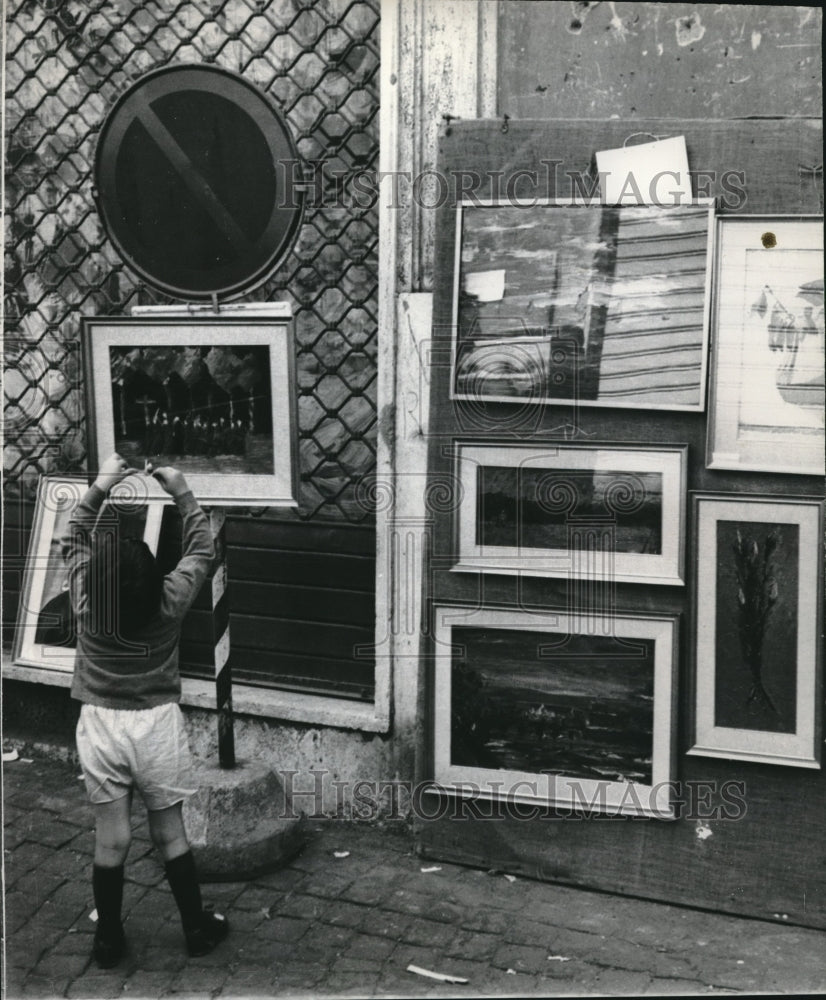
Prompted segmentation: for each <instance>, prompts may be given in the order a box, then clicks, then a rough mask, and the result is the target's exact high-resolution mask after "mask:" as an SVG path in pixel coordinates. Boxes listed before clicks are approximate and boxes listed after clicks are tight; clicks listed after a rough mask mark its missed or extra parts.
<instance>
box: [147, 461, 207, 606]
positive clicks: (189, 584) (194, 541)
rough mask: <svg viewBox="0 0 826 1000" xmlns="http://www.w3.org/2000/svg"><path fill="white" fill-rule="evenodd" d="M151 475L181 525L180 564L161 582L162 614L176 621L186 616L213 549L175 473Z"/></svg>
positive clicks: (164, 470) (162, 470) (161, 471)
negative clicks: (165, 495) (159, 485)
mask: <svg viewBox="0 0 826 1000" xmlns="http://www.w3.org/2000/svg"><path fill="white" fill-rule="evenodd" d="M152 475H153V476H154V477H155V478H156V479H157V480H158V482H159V483H160V484H161V486H162V487H163V488H164V489H165V490H166V492H167V493H169V495H170V496H171V497H172V499H173V500H174V501H175V505H176V506H177V508H178V511H179V512H180V515H181V520H182V521H183V537H182V544H181V547H182V550H183V551H182V555H181V559H180V562H179V563H178V565H177V566H176V567H175V569H174V570H172V572H171V573H169V574H167V576H166V578H165V580H164V590H163V610H164V612H165V613H166V614H169V615H174V616H176V617H179V616H182V615H184V614H186V612H187V610H188V609H189V607H190V605H191V604H192V602H193V601H194V600H195V598H196V596H197V594H198V591H199V590H200V589H201V586H202V584H203V582H204V580H205V579H206V575H207V573H208V572H209V567H210V565H211V564H212V560H213V558H214V556H215V545H214V544H213V541H212V533H211V531H210V530H209V521H208V520H207V516H206V514H205V513H204V512H203V510H202V509H201V507H200V506H199V505H198V502H197V500H196V499H195V497H194V496H193V495H192V491H191V490H190V488H189V485H188V484H187V481H186V479H185V478H184V476H183V473H181V472H180V471H179V470H178V469H173V468H170V467H168V466H163V467H161V468H158V469H154V470H152Z"/></svg>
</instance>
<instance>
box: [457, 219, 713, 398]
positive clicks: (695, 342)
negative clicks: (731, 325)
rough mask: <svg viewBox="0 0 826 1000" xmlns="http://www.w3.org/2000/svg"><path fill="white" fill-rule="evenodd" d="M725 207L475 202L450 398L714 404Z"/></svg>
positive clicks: (460, 251) (463, 263)
mask: <svg viewBox="0 0 826 1000" xmlns="http://www.w3.org/2000/svg"><path fill="white" fill-rule="evenodd" d="M713 219H714V205H713V202H712V201H711V200H710V199H705V200H703V199H699V200H698V201H696V202H694V203H693V204H690V205H676V206H670V207H669V206H659V205H644V206H633V207H632V206H615V205H603V204H601V203H599V202H590V201H583V202H581V203H579V202H576V201H573V202H572V201H566V202H563V201H540V202H533V203H531V204H530V205H529V206H528V205H520V204H519V203H518V202H514V201H512V200H511V201H481V200H477V201H473V202H469V201H465V202H462V203H460V205H459V206H458V208H457V222H456V226H457V229H456V256H455V262H454V289H453V329H454V342H453V351H452V362H453V367H452V380H451V395H452V397H453V398H454V399H457V400H471V401H475V402H520V403H551V402H565V401H568V402H570V401H571V400H575V401H576V403H577V404H578V405H581V406H609V407H625V408H633V409H646V410H651V409H654V410H657V409H662V410H687V411H693V412H701V411H702V410H704V409H705V383H706V354H707V346H708V329H709V317H710V288H711V274H712V251H713V241H714V226H713Z"/></svg>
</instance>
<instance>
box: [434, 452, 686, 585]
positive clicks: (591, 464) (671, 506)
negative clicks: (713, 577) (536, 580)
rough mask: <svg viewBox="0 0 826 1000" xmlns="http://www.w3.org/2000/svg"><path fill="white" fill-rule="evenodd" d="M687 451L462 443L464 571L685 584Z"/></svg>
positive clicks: (461, 557)
mask: <svg viewBox="0 0 826 1000" xmlns="http://www.w3.org/2000/svg"><path fill="white" fill-rule="evenodd" d="M686 455H687V448H686V446H684V445H670V446H669V445H664V446H646V445H615V444H610V445H597V444H588V445H573V444H558V443H552V442H545V443H543V442H538V443H532V444H529V445H528V444H524V445H523V444H510V443H507V442H497V443H478V442H476V441H473V442H471V441H459V442H457V443H456V478H457V480H458V482H459V484H460V487H461V489H460V495H461V497H462V501H461V504H460V506H459V509H458V513H457V526H456V534H457V537H458V561H457V563H456V565H455V566H454V567H453V568H454V569H455V570H456V571H460V572H462V571H464V572H467V571H479V570H485V571H487V572H490V573H503V574H510V575H520V574H521V575H525V576H550V577H569V578H583V577H588V578H593V579H600V580H605V581H613V582H623V583H650V584H661V585H674V586H680V585H682V584H683V582H684V562H685V560H684V537H685V496H686Z"/></svg>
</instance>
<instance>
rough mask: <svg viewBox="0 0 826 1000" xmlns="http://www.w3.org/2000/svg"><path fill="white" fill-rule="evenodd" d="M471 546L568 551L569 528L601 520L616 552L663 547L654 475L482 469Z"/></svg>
mask: <svg viewBox="0 0 826 1000" xmlns="http://www.w3.org/2000/svg"><path fill="white" fill-rule="evenodd" d="M476 475H477V480H476V486H477V491H476V496H477V511H476V544H477V545H480V546H484V547H488V546H493V547H495V546H508V547H519V548H527V549H567V547H568V545H569V530H570V528H571V526H572V525H576V524H579V525H584V524H588V523H591V524H605V525H606V526H607V527H608V528H609V529H610V530H611V531H612V533H613V538H614V546H613V551H615V552H633V553H645V554H650V555H659V554H660V553H661V552H662V532H663V526H662V501H663V497H662V491H663V477H662V473H659V472H618V471H608V470H605V471H603V470H599V471H594V470H590V469H564V468H561V469H547V468H536V467H531V466H525V465H523V466H511V467H505V466H487V465H486V466H479V467H478V468H477V471H476Z"/></svg>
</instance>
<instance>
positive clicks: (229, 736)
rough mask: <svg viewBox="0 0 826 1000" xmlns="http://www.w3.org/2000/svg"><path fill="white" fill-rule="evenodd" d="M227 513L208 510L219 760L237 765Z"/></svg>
mask: <svg viewBox="0 0 826 1000" xmlns="http://www.w3.org/2000/svg"><path fill="white" fill-rule="evenodd" d="M225 523H226V512H225V511H224V508H223V507H212V508H211V509H210V511H209V526H210V529H211V531H212V540H213V542H214V544H215V559H214V561H213V564H212V569H211V571H210V575H211V577H212V640H213V647H214V650H215V654H214V662H215V703H216V708H217V709H218V762H219V764H220V765H221V767H224V768H231V767H235V733H234V731H233V718H232V672H231V665H230V655H229V654H230V637H229V597H228V594H227V545H226V531H225Z"/></svg>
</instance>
